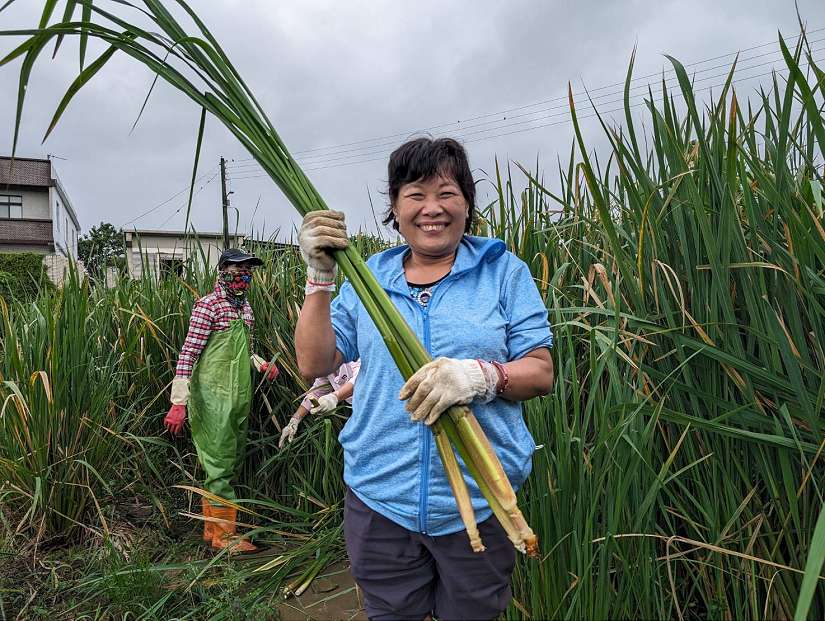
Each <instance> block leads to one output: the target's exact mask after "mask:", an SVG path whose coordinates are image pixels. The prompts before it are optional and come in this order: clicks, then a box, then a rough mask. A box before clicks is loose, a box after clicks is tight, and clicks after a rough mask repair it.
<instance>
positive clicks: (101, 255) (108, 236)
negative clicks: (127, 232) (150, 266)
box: [77, 222, 126, 278]
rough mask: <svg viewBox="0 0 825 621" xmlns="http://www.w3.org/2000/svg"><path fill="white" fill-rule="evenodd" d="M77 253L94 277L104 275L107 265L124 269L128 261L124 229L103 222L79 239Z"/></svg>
mask: <svg viewBox="0 0 825 621" xmlns="http://www.w3.org/2000/svg"><path fill="white" fill-rule="evenodd" d="M77 253H78V255H79V258H80V260H81V261H83V264H84V265H85V266H86V270H87V271H88V273H89V275H90V276H92V277H93V278H100V277H102V276H103V275H104V274H105V272H106V268H107V267H112V266H114V267H117V268H118V269H123V267H124V266H125V262H126V249H125V246H124V243H123V231H122V230H120V229H116V228H115V227H114V225H112V224H110V223H108V222H101V223H100V224H99V225H97V226H93V227H92V228H91V230H90V231H89V232H88V233H87V234H86V235H83V236H82V237H81V238H80V239H79V240H78V242H77Z"/></svg>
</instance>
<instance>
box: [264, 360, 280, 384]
mask: <svg viewBox="0 0 825 621" xmlns="http://www.w3.org/2000/svg"><path fill="white" fill-rule="evenodd" d="M261 373H263V374H264V377H265V378H266V380H267V381H268V382H272V381H274V380H275V378H276V377H278V375H279V374H280V373H281V370H280V369H279V368H278V366H277V365H276V364H275V363H271V364H270V363H269V362H264V363H262V364H261Z"/></svg>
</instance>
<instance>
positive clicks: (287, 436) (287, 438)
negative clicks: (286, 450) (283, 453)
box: [278, 415, 303, 449]
mask: <svg viewBox="0 0 825 621" xmlns="http://www.w3.org/2000/svg"><path fill="white" fill-rule="evenodd" d="M301 420H303V417H301V416H295V415H293V416H292V418H290V419H289V422H288V423H287V424H286V426H285V427H284V428H283V429H281V439H280V440H278V448H279V449H280V448H283V447H284V444H286V443H289V444H292V441H293V440H294V439H295V434H296V433H298V426H299V425H300V424H301Z"/></svg>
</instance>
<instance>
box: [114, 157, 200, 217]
mask: <svg viewBox="0 0 825 621" xmlns="http://www.w3.org/2000/svg"><path fill="white" fill-rule="evenodd" d="M214 169H215V166H212V167H211V168H209V169H208V170H207V171H206V172H205V173H203V174H202V175H201V176H200V177H198V178H196V179H195V183H197V182H198V181H200V180H202V179H203V178H204V177H206V176H207V175H208V174H209V173H210V172H212V171H213V170H214ZM191 185H192V184H187V185H186V187H185V188H183V189H182V190H180V191H179V192H175V193H174V194H173V195H172V196H170V197H169V198H167V199H166V200H165V201H162V202H160V203H158V204H157V205H155V206H154V207H152V208H151V209H149V210H147V211H144V212H143V213H142V214H140V215H139V216H135V217H134V218H132V219H131V220H129V221H128V222H126V223H124V224H123V226H124V227H125V226H129V225H130V224H132V223H133V222H137V221H138V220H140V219H141V218H144V217H146V216H148V215H149V214H150V213H154V212H155V211H157V210H158V209H160V208H161V207H163V206H164V205H166V204H167V203H170V202H172V201H173V200H174V199H176V198H177V197H178V196H180V195H181V194H183V193H184V192H186V191H187V190H189V188H190V187H191Z"/></svg>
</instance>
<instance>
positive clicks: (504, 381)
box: [490, 360, 510, 395]
mask: <svg viewBox="0 0 825 621" xmlns="http://www.w3.org/2000/svg"><path fill="white" fill-rule="evenodd" d="M490 364H492V365H493V366H494V367H495V368H496V371H498V374H499V376H500V378H501V382H500V383H499V385H498V386H497V387H496V394H497V395H500V394H502V393H503V392H504V391H505V390H507V389H508V388H509V387H510V376H509V375H508V373H507V369H505V368H504V365H503V364H501V363H500V362H499V361H498V360H490Z"/></svg>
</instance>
